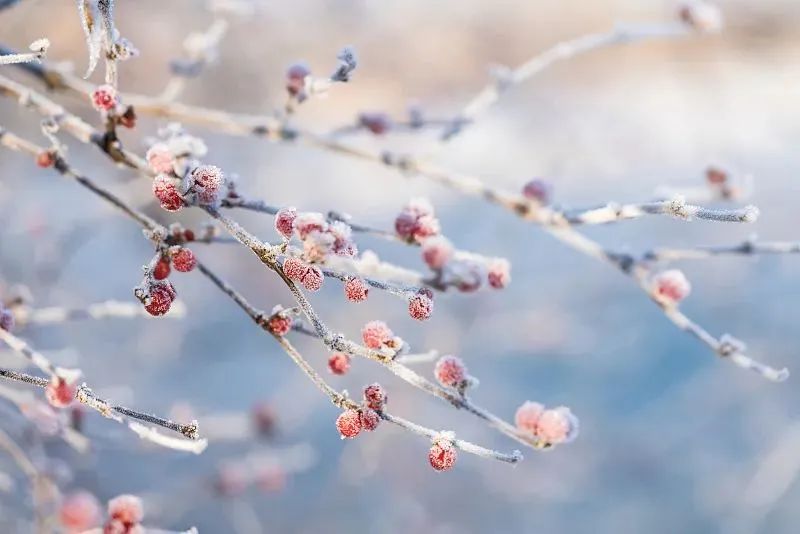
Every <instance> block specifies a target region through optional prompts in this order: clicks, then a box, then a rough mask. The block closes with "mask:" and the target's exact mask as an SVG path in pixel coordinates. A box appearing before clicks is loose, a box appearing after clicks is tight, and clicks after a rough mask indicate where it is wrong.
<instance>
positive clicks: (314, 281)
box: [300, 265, 324, 291]
mask: <svg viewBox="0 0 800 534" xmlns="http://www.w3.org/2000/svg"><path fill="white" fill-rule="evenodd" d="M323 280H324V277H323V276H322V270H321V269H320V268H319V267H317V266H316V265H312V266H310V267H309V268H308V270H307V271H306V274H305V275H303V279H302V280H301V281H300V282H301V283H302V284H303V287H304V288H306V289H307V290H309V291H319V289H320V288H321V287H322V281H323Z"/></svg>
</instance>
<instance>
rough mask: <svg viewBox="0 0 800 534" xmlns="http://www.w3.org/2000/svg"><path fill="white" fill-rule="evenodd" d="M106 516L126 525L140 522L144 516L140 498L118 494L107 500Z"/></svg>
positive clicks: (129, 525)
mask: <svg viewBox="0 0 800 534" xmlns="http://www.w3.org/2000/svg"><path fill="white" fill-rule="evenodd" d="M108 516H109V517H110V518H111V519H115V520H117V521H119V522H121V523H122V524H124V525H125V526H126V527H131V526H133V525H136V524H137V523H141V522H142V519H143V518H144V508H143V506H142V500H141V499H140V498H139V497H136V496H135V495H120V496H118V497H114V498H113V499H111V500H110V501H108Z"/></svg>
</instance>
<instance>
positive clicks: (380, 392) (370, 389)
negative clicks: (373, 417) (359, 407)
mask: <svg viewBox="0 0 800 534" xmlns="http://www.w3.org/2000/svg"><path fill="white" fill-rule="evenodd" d="M387 400H388V398H387V396H386V391H384V389H383V386H381V385H380V384H370V385H369V386H367V387H365V388H364V402H365V403H366V405H367V406H368V407H369V408H372V409H373V410H378V411H380V410H383V405H384V404H386V402H387Z"/></svg>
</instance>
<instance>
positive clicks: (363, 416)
mask: <svg viewBox="0 0 800 534" xmlns="http://www.w3.org/2000/svg"><path fill="white" fill-rule="evenodd" d="M358 416H359V422H360V423H361V428H363V429H364V430H366V431H367V432H372V431H373V430H375V429H376V428H378V424H379V423H380V422H381V416H380V415H378V412H376V411H375V410H371V409H369V408H365V409H363V410H360V411H359V412H358Z"/></svg>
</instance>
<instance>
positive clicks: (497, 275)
mask: <svg viewBox="0 0 800 534" xmlns="http://www.w3.org/2000/svg"><path fill="white" fill-rule="evenodd" d="M487 277H488V279H489V285H490V286H492V287H493V288H494V289H503V288H504V287H506V286H507V285H508V284H509V283H510V282H511V264H510V263H508V260H505V259H503V258H495V259H493V260H491V261H490V262H489V266H488V273H487Z"/></svg>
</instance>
